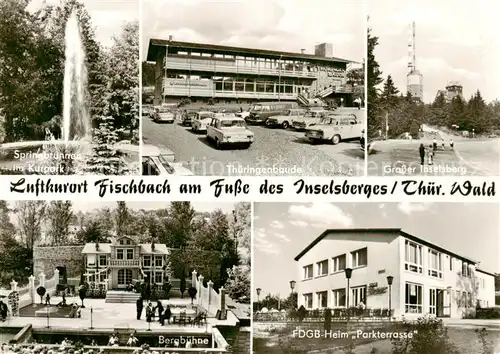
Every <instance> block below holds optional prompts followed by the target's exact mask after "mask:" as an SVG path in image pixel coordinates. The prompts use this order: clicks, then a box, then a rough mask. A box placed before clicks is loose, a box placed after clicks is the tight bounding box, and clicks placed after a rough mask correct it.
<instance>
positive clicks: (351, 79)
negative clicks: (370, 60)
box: [346, 67, 365, 86]
mask: <svg viewBox="0 0 500 354" xmlns="http://www.w3.org/2000/svg"><path fill="white" fill-rule="evenodd" d="M346 79H347V84H348V85H353V86H363V85H364V84H365V69H364V67H362V68H356V69H351V70H349V71H348V72H347V74H346Z"/></svg>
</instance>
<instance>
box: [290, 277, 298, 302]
mask: <svg viewBox="0 0 500 354" xmlns="http://www.w3.org/2000/svg"><path fill="white" fill-rule="evenodd" d="M295 284H297V282H296V281H295V280H290V300H291V301H292V300H293V296H292V295H293V290H294V289H295ZM290 305H293V308H296V307H297V303H294V304H290Z"/></svg>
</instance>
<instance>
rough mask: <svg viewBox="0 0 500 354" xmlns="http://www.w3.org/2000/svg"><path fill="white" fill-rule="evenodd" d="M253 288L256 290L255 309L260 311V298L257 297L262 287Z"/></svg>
mask: <svg viewBox="0 0 500 354" xmlns="http://www.w3.org/2000/svg"><path fill="white" fill-rule="evenodd" d="M255 290H256V291H257V311H260V299H259V297H260V292H261V291H262V289H261V288H257V289H255Z"/></svg>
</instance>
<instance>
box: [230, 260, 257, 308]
mask: <svg viewBox="0 0 500 354" xmlns="http://www.w3.org/2000/svg"><path fill="white" fill-rule="evenodd" d="M250 287H251V269H250V266H249V265H239V266H234V267H233V268H232V269H229V270H228V280H227V281H226V285H225V289H226V292H227V294H228V295H229V297H230V298H232V299H235V300H240V301H241V302H247V301H248V300H250V295H251V290H250Z"/></svg>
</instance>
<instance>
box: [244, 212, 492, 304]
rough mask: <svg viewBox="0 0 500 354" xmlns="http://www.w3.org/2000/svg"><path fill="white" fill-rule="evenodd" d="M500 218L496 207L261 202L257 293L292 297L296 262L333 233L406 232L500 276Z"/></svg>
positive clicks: (255, 268) (256, 217)
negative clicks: (313, 244)
mask: <svg viewBox="0 0 500 354" xmlns="http://www.w3.org/2000/svg"><path fill="white" fill-rule="evenodd" d="M499 217H500V206H499V205H496V204H478V203H469V204H461V203H453V204H451V203H399V204H398V203H385V204H375V203H356V204H354V203H336V204H333V203H332V204H330V203H312V204H290V203H256V204H255V206H254V240H253V250H254V258H253V281H254V282H253V288H254V289H257V288H261V289H262V293H263V294H268V293H271V294H280V295H282V297H286V296H287V295H288V294H289V293H290V280H296V281H298V280H299V277H300V274H297V264H296V262H295V261H294V258H295V257H296V256H297V255H298V254H299V253H300V252H301V251H302V250H303V249H304V248H305V247H306V246H307V245H309V244H310V243H311V242H312V241H313V240H314V239H316V237H318V236H319V235H320V234H321V233H322V232H323V231H325V230H326V229H328V228H332V229H334V228H339V229H345V228H401V229H402V230H403V231H405V232H408V233H410V234H412V235H414V236H416V237H419V238H422V239H424V240H427V241H430V242H432V243H434V244H436V245H438V246H441V247H443V248H445V249H448V250H450V251H452V252H454V253H457V254H459V255H462V256H464V257H468V258H470V259H472V260H478V261H481V264H480V265H479V268H482V269H484V270H485V271H488V272H493V273H495V272H500V260H498V252H499V250H500V230H499V228H498V219H499ZM472 243H473V244H474V247H471V244H472ZM254 292H255V290H254ZM254 295H255V294H254Z"/></svg>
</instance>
